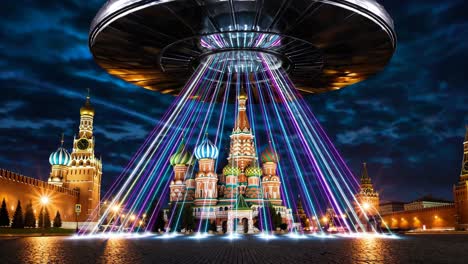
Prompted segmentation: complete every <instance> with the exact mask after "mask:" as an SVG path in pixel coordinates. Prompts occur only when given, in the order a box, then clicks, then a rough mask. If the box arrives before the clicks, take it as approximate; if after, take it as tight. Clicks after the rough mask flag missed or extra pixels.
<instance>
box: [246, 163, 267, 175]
mask: <svg viewBox="0 0 468 264" xmlns="http://www.w3.org/2000/svg"><path fill="white" fill-rule="evenodd" d="M262 173H263V171H262V169H261V168H260V167H258V166H249V167H247V169H245V175H247V177H260V176H262Z"/></svg>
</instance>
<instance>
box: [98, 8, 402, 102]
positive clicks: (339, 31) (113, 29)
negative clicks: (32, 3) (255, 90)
mask: <svg viewBox="0 0 468 264" xmlns="http://www.w3.org/2000/svg"><path fill="white" fill-rule="evenodd" d="M89 46H90V50H91V52H92V54H93V56H94V59H95V60H96V62H97V63H98V64H99V65H100V66H101V67H102V68H104V69H105V70H106V71H107V72H109V73H110V74H112V75H114V76H117V77H119V78H121V79H123V80H125V81H127V82H129V83H132V84H135V85H137V86H141V87H143V88H146V89H150V90H155V91H159V92H161V93H168V94H174V95H177V94H178V93H179V92H180V91H181V89H182V88H183V86H184V84H185V83H186V81H187V80H188V79H189V77H190V76H191V74H192V73H193V72H194V71H195V69H196V68H197V66H198V65H200V64H201V63H203V62H204V61H205V60H206V58H208V57H209V56H213V55H214V54H221V53H224V54H226V52H230V54H233V55H232V56H225V57H223V58H224V59H225V60H226V62H227V63H229V69H228V70H229V71H246V72H255V71H257V70H258V69H259V68H261V67H259V66H260V62H259V58H258V57H257V56H258V54H267V56H270V57H272V58H273V59H274V61H275V65H277V66H278V67H283V68H284V69H285V71H286V72H287V73H288V75H289V77H290V78H291V80H292V81H293V82H294V84H295V86H296V88H297V89H298V90H299V91H300V92H301V93H303V94H314V93H322V92H327V91H332V90H337V89H340V88H342V87H345V86H348V85H351V84H354V83H357V82H359V81H362V80H365V79H367V78H368V77H370V76H372V75H373V74H375V73H377V72H379V71H380V70H382V69H383V68H384V67H385V65H386V64H387V63H388V62H389V60H390V59H391V57H392V55H393V53H394V51H395V48H396V33H395V30H394V25H393V21H392V19H391V17H390V16H389V14H388V13H387V12H386V11H385V9H384V8H383V7H382V6H381V5H380V4H378V3H377V2H376V1H375V0H165V1H164V0H159V1H157V0H109V1H107V2H106V4H105V5H104V6H103V7H102V8H101V10H100V11H99V12H98V14H97V15H96V17H95V18H94V20H93V22H92V25H91V30H90V37H89ZM237 51H241V52H237Z"/></svg>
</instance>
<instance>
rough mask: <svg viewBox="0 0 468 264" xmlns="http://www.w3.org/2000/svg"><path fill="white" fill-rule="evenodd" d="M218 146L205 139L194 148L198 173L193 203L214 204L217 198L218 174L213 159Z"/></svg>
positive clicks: (198, 204)
mask: <svg viewBox="0 0 468 264" xmlns="http://www.w3.org/2000/svg"><path fill="white" fill-rule="evenodd" d="M218 154H219V151H218V148H217V147H216V146H215V145H214V144H213V143H212V142H211V141H210V140H209V139H208V135H206V136H205V139H204V140H203V141H202V142H201V144H200V145H198V146H197V147H196V148H195V157H196V158H197V159H198V173H197V175H196V176H195V182H196V187H195V205H197V206H204V205H215V204H216V203H217V198H218V185H217V182H218V176H217V175H216V172H215V160H216V159H217V158H218Z"/></svg>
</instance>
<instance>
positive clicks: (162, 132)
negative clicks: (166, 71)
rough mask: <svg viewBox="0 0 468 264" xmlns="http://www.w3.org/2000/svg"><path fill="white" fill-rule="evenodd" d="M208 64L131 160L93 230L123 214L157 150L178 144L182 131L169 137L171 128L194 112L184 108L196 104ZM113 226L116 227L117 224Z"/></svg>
mask: <svg viewBox="0 0 468 264" xmlns="http://www.w3.org/2000/svg"><path fill="white" fill-rule="evenodd" d="M208 65H209V64H206V65H205V66H203V67H202V68H201V69H200V70H199V71H197V74H195V75H194V78H193V79H192V82H190V83H188V84H187V89H186V90H187V92H186V93H185V94H184V95H182V96H181V97H180V98H179V99H178V103H177V105H176V106H175V109H173V111H172V112H171V114H170V115H169V116H168V118H167V120H163V122H161V125H160V126H158V129H155V130H157V131H158V134H155V135H151V136H152V139H151V140H150V142H151V143H150V144H149V146H148V147H147V149H146V150H145V151H144V152H142V153H141V155H140V157H136V158H135V159H134V160H132V161H131V163H132V164H134V163H135V160H138V163H136V165H135V167H134V168H133V169H131V170H129V172H130V175H126V176H127V179H126V180H125V182H124V183H123V184H122V185H121V186H119V188H120V189H117V188H114V189H111V190H110V195H111V196H113V197H114V198H113V199H112V201H111V202H110V203H109V204H108V206H107V208H106V209H105V210H104V212H103V215H102V217H101V219H100V220H99V223H98V225H96V226H94V227H93V228H92V231H93V232H97V231H98V228H99V226H102V225H103V223H105V222H107V221H108V220H109V219H108V217H109V216H111V219H116V216H118V215H121V214H122V212H121V210H120V208H121V207H122V205H124V202H125V198H126V197H128V195H129V191H131V190H132V186H134V185H135V183H136V182H138V180H139V178H140V176H141V174H142V172H143V171H145V168H146V166H147V165H148V163H149V161H150V160H151V157H152V156H154V154H155V152H156V150H158V149H159V147H160V146H161V145H168V147H173V146H176V145H177V144H172V145H171V143H173V142H172V141H174V136H176V135H179V136H180V135H181V133H180V132H179V133H172V135H169V137H167V136H168V132H169V130H170V129H171V128H172V129H174V128H177V127H178V124H175V123H176V121H178V122H179V123H181V124H183V121H184V118H179V119H178V117H179V116H180V113H181V112H184V113H185V115H184V116H187V113H191V112H192V111H189V110H190V109H184V108H191V107H193V105H194V104H196V103H194V102H192V103H190V102H191V101H190V100H189V99H190V98H191V97H196V96H197V95H198V94H199V93H200V87H202V86H203V82H204V79H203V75H204V74H206V69H207V68H208ZM205 88H206V87H205ZM203 90H208V89H201V91H203ZM182 110H185V111H182ZM192 110H193V109H192ZM192 113H193V112H192ZM179 125H180V124H179ZM168 139H169V140H168ZM171 139H172V140H171ZM166 150H167V149H166ZM167 152H171V148H169V151H167ZM159 160H160V161H162V160H163V159H159ZM114 191H116V192H114ZM114 223H117V221H114ZM112 227H113V228H114V229H115V224H114V225H113V226H112ZM88 229H90V227H89V226H88V227H86V228H83V229H82V230H83V232H84V231H85V230H88Z"/></svg>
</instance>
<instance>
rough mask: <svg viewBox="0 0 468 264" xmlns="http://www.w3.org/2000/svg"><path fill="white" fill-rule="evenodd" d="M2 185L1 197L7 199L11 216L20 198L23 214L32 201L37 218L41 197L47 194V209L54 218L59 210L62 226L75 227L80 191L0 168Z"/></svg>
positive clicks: (0, 189)
mask: <svg viewBox="0 0 468 264" xmlns="http://www.w3.org/2000/svg"><path fill="white" fill-rule="evenodd" d="M0 186H2V187H1V188H0V199H1V200H3V199H5V201H6V204H7V205H8V213H9V215H10V217H12V216H13V214H14V212H15V209H16V206H17V204H18V200H19V201H21V207H22V208H23V214H24V212H25V211H24V209H25V207H26V205H27V204H29V202H31V203H32V205H33V209H34V212H35V215H36V218H37V216H38V215H39V212H40V210H41V208H42V205H41V203H40V199H41V197H43V196H47V197H49V199H50V204H49V205H47V210H48V211H49V214H50V215H51V217H52V218H53V217H54V216H55V213H56V212H57V211H59V212H60V215H61V218H62V226H63V227H64V228H74V227H75V225H76V223H75V217H76V216H75V204H77V203H79V198H80V193H79V192H77V191H74V190H70V189H67V188H63V187H60V186H56V185H52V184H48V183H47V182H45V181H40V180H38V179H34V178H30V177H26V176H23V175H20V174H17V173H13V172H11V171H7V170H0Z"/></svg>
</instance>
